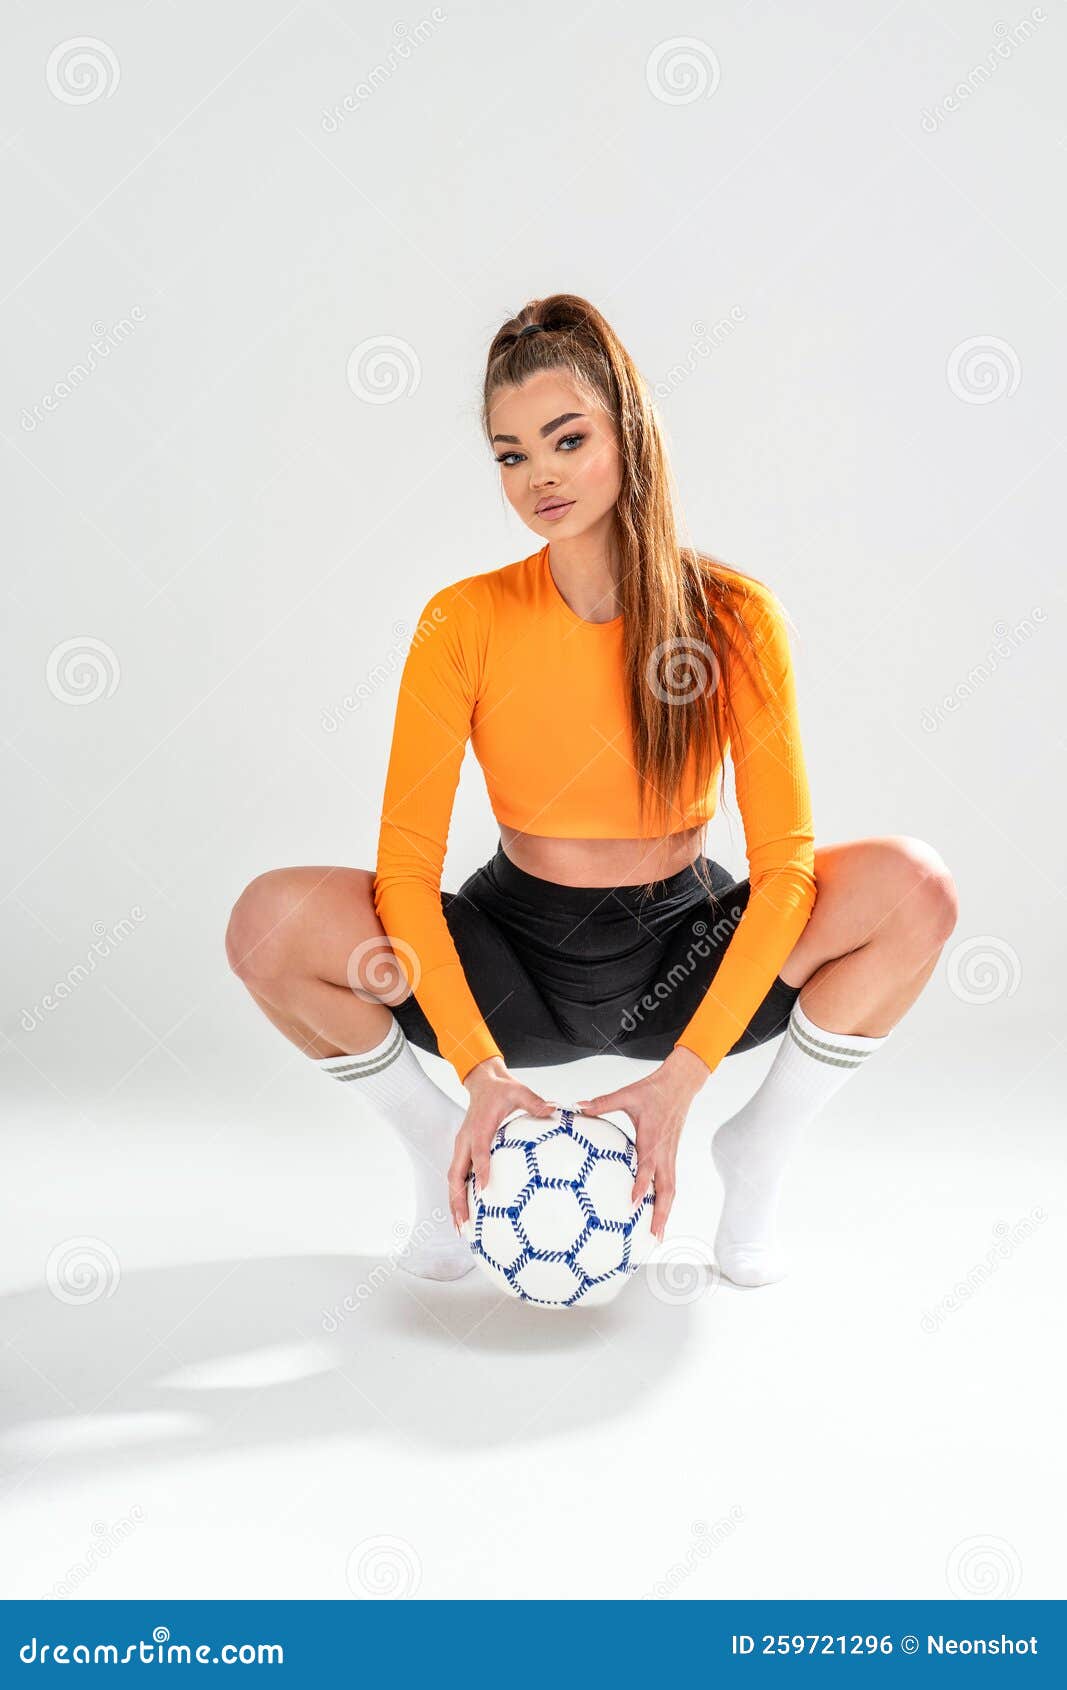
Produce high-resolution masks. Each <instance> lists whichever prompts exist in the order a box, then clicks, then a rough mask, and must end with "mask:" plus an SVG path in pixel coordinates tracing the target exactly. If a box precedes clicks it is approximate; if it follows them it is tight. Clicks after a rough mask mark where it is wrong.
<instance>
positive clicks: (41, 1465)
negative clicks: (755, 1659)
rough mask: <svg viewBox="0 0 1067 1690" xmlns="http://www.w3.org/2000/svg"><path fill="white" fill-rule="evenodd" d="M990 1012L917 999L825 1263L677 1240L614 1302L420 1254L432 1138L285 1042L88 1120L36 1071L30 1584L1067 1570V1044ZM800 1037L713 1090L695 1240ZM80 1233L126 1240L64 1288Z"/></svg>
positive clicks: (23, 1522)
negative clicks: (193, 1105)
mask: <svg viewBox="0 0 1067 1690" xmlns="http://www.w3.org/2000/svg"><path fill="white" fill-rule="evenodd" d="M981 1013H982V1012H978V1011H974V1010H972V1011H971V1012H970V1014H969V1015H968V1016H967V1017H966V1020H965V1021H963V1020H961V1024H960V1026H959V1028H958V1029H957V1030H952V1031H950V1032H949V1033H946V1032H945V1031H944V1030H943V1029H937V1028H934V1027H932V1026H930V1025H928V1024H922V1023H920V1024H919V1025H917V1026H916V1029H915V1031H914V1032H911V1030H910V1029H909V1027H908V1024H907V1022H906V1021H905V1022H904V1023H902V1024H901V1026H900V1028H898V1029H897V1032H896V1035H895V1037H894V1040H893V1041H892V1042H891V1044H890V1045H889V1046H887V1047H886V1049H885V1051H884V1052H882V1053H881V1054H880V1056H879V1057H878V1059H877V1060H878V1064H879V1067H878V1071H877V1073H876V1072H875V1068H874V1065H873V1064H872V1065H871V1067H870V1068H869V1069H867V1070H866V1071H865V1072H863V1073H861V1074H860V1075H858V1076H856V1078H855V1079H854V1080H853V1081H852V1082H850V1084H849V1085H847V1086H845V1087H844V1088H843V1090H842V1091H841V1092H840V1093H839V1094H838V1096H837V1097H835V1098H834V1099H833V1100H832V1101H831V1103H830V1104H829V1105H828V1107H827V1109H826V1110H825V1112H824V1113H823V1115H822V1116H821V1117H820V1119H819V1121H818V1122H817V1124H816V1126H815V1127H814V1128H813V1129H812V1131H811V1134H810V1136H809V1138H808V1140H807V1143H806V1148H805V1153H804V1155H803V1156H802V1158H801V1160H800V1162H799V1163H798V1164H796V1165H794V1169H793V1173H792V1178H791V1182H790V1187H789V1191H788V1196H787V1200H786V1202H785V1204H784V1210H783V1217H782V1218H783V1236H784V1238H785V1241H786V1242H787V1244H788V1246H789V1248H790V1251H791V1254H792V1257H793V1263H794V1266H793V1272H792V1275H791V1277H790V1278H789V1279H788V1280H786V1281H783V1282H782V1283H781V1284H779V1285H776V1286H769V1287H764V1288H762V1289H760V1290H754V1291H744V1290H739V1289H735V1288H733V1287H731V1286H730V1285H729V1284H727V1283H725V1282H721V1281H719V1282H717V1281H716V1276H715V1275H714V1274H713V1273H710V1272H708V1271H707V1269H704V1270H703V1271H702V1272H700V1273H699V1274H697V1275H691V1276H690V1277H689V1279H688V1280H684V1279H683V1280H681V1281H676V1280H675V1279H674V1278H671V1277H668V1276H666V1275H665V1274H664V1272H663V1271H662V1270H656V1271H653V1272H652V1273H651V1274H650V1273H649V1272H648V1271H646V1272H643V1273H642V1274H639V1275H638V1276H637V1277H636V1278H635V1279H634V1281H633V1282H632V1283H631V1284H630V1285H629V1286H628V1287H627V1288H626V1290H625V1292H624V1293H623V1295H622V1296H621V1298H620V1299H619V1301H618V1302H617V1303H616V1304H614V1305H613V1306H612V1307H610V1308H609V1309H606V1310H603V1309H602V1310H596V1311H589V1312H588V1314H582V1313H581V1312H580V1311H575V1312H574V1313H571V1314H566V1313H564V1314H556V1313H553V1312H547V1311H542V1310H536V1309H530V1308H527V1307H524V1306H522V1305H519V1304H515V1303H512V1302H510V1301H509V1300H507V1299H504V1298H502V1297H501V1296H499V1295H498V1294H497V1293H496V1292H495V1291H494V1289H493V1288H492V1287H491V1285H490V1284H489V1282H488V1280H486V1279H485V1278H483V1276H482V1274H481V1273H480V1272H475V1273H474V1274H471V1275H468V1277H467V1278H466V1279H464V1280H463V1281H461V1282H459V1283H457V1284H453V1285H436V1284H427V1283H425V1282H416V1281H413V1280H411V1279H410V1278H409V1277H408V1276H407V1275H406V1274H404V1273H402V1272H399V1271H396V1270H395V1267H392V1266H391V1265H390V1264H391V1261H392V1258H391V1257H390V1253H389V1252H390V1245H391V1242H392V1239H393V1236H394V1234H393V1226H394V1223H395V1222H396V1221H397V1220H398V1219H399V1220H402V1221H405V1220H406V1219H407V1214H408V1211H407V1203H408V1196H407V1186H406V1184H405V1183H404V1182H405V1165H404V1162H403V1159H402V1153H401V1152H400V1150H399V1148H398V1147H397V1146H396V1145H395V1144H394V1143H393V1142H392V1141H391V1139H390V1138H389V1137H388V1131H389V1129H388V1128H387V1127H386V1125H385V1123H384V1122H383V1121H382V1120H381V1119H380V1117H378V1116H371V1115H370V1113H369V1111H365V1109H364V1107H363V1106H361V1105H358V1104H356V1103H354V1102H353V1100H352V1098H351V1096H350V1094H349V1093H346V1092H345V1091H344V1089H343V1088H340V1087H335V1086H331V1085H326V1084H324V1083H323V1082H322V1080H321V1078H320V1077H319V1076H318V1075H315V1074H313V1073H312V1072H311V1071H309V1070H308V1068H307V1065H306V1064H305V1063H304V1060H303V1058H301V1057H300V1056H299V1054H298V1053H297V1052H296V1051H293V1052H292V1059H291V1061H287V1060H286V1057H285V1050H284V1049H283V1047H282V1045H281V1043H280V1042H278V1043H276V1044H275V1046H273V1047H272V1049H273V1051H274V1055H275V1057H276V1058H278V1059H279V1060H281V1062H282V1064H283V1066H282V1068H281V1071H280V1073H277V1074H276V1075H275V1076H273V1078H272V1079H271V1083H270V1084H268V1085H267V1086H265V1087H261V1088H260V1092H259V1095H258V1096H255V1097H251V1098H248V1099H245V1100H243V1101H242V1099H241V1098H240V1097H239V1096H238V1097H237V1098H236V1099H235V1100H234V1102H233V1103H232V1105H227V1106H226V1107H221V1106H220V1108H219V1109H218V1110H217V1111H216V1112H215V1114H214V1115H211V1116H210V1117H209V1115H208V1114H207V1113H206V1112H204V1111H199V1112H196V1113H195V1114H190V1113H189V1112H188V1111H185V1110H183V1108H182V1107H180V1106H179V1107H175V1106H174V1105H173V1104H170V1105H168V1103H167V1085H166V1080H167V1074H168V1059H167V1057H166V1056H165V1054H164V1053H162V1052H157V1053H156V1056H155V1057H154V1058H152V1059H150V1060H149V1061H148V1062H146V1063H145V1064H142V1065H141V1067H140V1068H139V1070H138V1076H137V1079H138V1086H137V1088H136V1089H134V1088H133V1087H124V1088H122V1090H120V1091H119V1092H118V1093H117V1094H115V1095H114V1096H113V1098H112V1100H111V1104H110V1106H109V1107H107V1108H104V1107H102V1106H101V1107H97V1108H94V1110H93V1112H92V1115H91V1118H86V1117H85V1116H80V1117H79V1118H74V1117H73V1116H72V1115H71V1114H69V1113H67V1114H65V1113H64V1105H63V1104H62V1101H61V1100H60V1099H59V1098H58V1097H57V1095H56V1093H55V1091H54V1089H53V1088H51V1087H49V1086H47V1085H41V1086H40V1087H39V1088H38V1089H37V1090H36V1091H34V1090H33V1089H32V1087H31V1088H28V1089H27V1090H26V1093H25V1098H24V1101H23V1102H22V1103H20V1104H19V1105H18V1106H17V1108H16V1110H15V1115H16V1118H15V1119H14V1120H13V1121H12V1122H11V1124H10V1126H9V1129H8V1143H7V1160H8V1165H9V1168H11V1169H13V1170H15V1179H14V1180H13V1182H12V1183H13V1184H16V1183H17V1206H16V1205H14V1204H11V1205H10V1207H11V1209H12V1210H13V1211H14V1212H12V1213H9V1215H8V1217H7V1224H6V1227H5V1251H4V1259H5V1264H6V1266H5V1273H6V1276H7V1283H6V1285H5V1287H4V1294H3V1297H2V1299H0V1349H2V1356H3V1369H4V1389H3V1399H2V1400H3V1437H2V1446H0V1448H2V1490H3V1502H4V1517H5V1530H4V1533H3V1549H2V1556H3V1571H2V1588H3V1595H4V1596H5V1597H29V1598H33V1597H41V1596H46V1595H50V1594H56V1595H59V1596H74V1597H83V1598H100V1597H107V1598H116V1597H160V1598H162V1597H178V1598H181V1597H201V1598H202V1597H326V1598H338V1599H346V1598H347V1599H351V1598H353V1597H357V1598H363V1597H374V1596H385V1595H389V1594H401V1595H405V1594H406V1595H416V1596H419V1597H424V1598H469V1597H493V1598H500V1597H575V1596H586V1597H641V1596H645V1595H659V1596H663V1595H670V1596H673V1597H676V1598H677V1599H686V1598H694V1597H699V1598H709V1597H710V1598H722V1597H733V1598H744V1597H827V1598H829V1597H845V1598H848V1597H919V1598H924V1597H929V1598H938V1597H950V1596H979V1597H980V1596H1002V1595H1017V1596H1022V1597H1029V1598H1034V1597H1038V1598H1052V1597H1059V1596H1062V1593H1063V1574H1064V1552H1063V1538H1062V1529H1061V1525H1060V1521H1061V1518H1062V1512H1063V1500H1064V1470H1065V1457H1064V1453H1063V1438H1062V1402H1063V1396H1062V1384H1063V1380H1062V1373H1061V1368H1062V1352H1063V1348H1064V1345H1063V1335H1064V1323H1063V1313H1062V1305H1063V1279H1064V1250H1063V1212H1064V1196H1065V1184H1067V1181H1065V1177H1064V1164H1063V1154H1062V1101H1061V1100H1062V1089H1063V1088H1062V1078H1063V1060H1062V1058H1063V1054H1064V1047H1063V1044H1062V1042H1061V1041H1060V1038H1059V1036H1058V1034H1057V1033H1056V1032H1054V1031H1053V1030H1052V1029H1051V1027H1046V1028H1044V1029H1034V1028H1030V1029H1025V1028H1023V1027H1021V1026H1018V1027H1015V1028H1014V1029H1013V1031H1012V1033H1011V1054H1010V1060H1008V1059H1006V1054H1005V1049H1004V1036H1003V1029H1004V1026H1005V1021H1004V1019H1003V1018H1001V1019H1000V1021H999V1022H998V1025H997V1029H996V1033H997V1036H996V1037H995V1038H994V1037H989V1038H986V1037H985V1036H984V1034H985V1029H984V1028H982V1027H980V1026H979V1028H978V1032H980V1033H981V1034H982V1035H983V1036H982V1037H979V1036H977V1034H976V1031H975V1026H976V1022H980V1018H981ZM987 1025H988V1026H989V1028H990V1029H992V1019H991V1020H990V1022H989V1023H987ZM264 1034H265V1041H266V1039H267V1038H269V1037H270V1036H271V1030H270V1029H269V1028H266V1024H264ZM264 1048H265V1049H266V1048H267V1045H266V1042H265V1044H264ZM285 1048H288V1047H285ZM773 1049H774V1047H773V1046H771V1047H765V1048H764V1049H763V1050H762V1051H756V1052H752V1053H749V1054H748V1055H746V1056H743V1057H735V1058H731V1059H730V1061H729V1062H727V1063H726V1064H724V1065H723V1067H722V1068H721V1069H720V1070H719V1071H718V1073H717V1074H716V1075H715V1076H714V1077H713V1079H712V1081H711V1082H709V1085H708V1086H707V1087H706V1088H705V1090H704V1092H702V1093H701V1096H700V1098H699V1099H698V1102H697V1105H696V1107H695V1109H694V1112H693V1114H692V1116H691V1117H690V1121H689V1123H688V1126H687V1129H686V1136H685V1139H684V1141H683V1148H682V1157H681V1163H680V1195H679V1198H678V1200H677V1202H676V1205H675V1210H674V1213H673V1216H672V1220H671V1223H670V1226H669V1229H668V1236H667V1243H666V1245H665V1247H664V1250H663V1252H662V1255H663V1256H664V1257H665V1258H666V1257H670V1258H671V1259H672V1260H673V1259H676V1258H678V1257H679V1256H682V1257H684V1256H688V1257H689V1259H690V1260H692V1261H693V1262H700V1261H703V1262H707V1261H709V1260H710V1244H709V1241H710V1239H711V1237H712V1236H713V1233H714V1228H715V1221H716V1218H717V1206H718V1197H719V1186H718V1183H717V1180H716V1176H715V1172H714V1169H713V1166H712V1164H711V1160H710V1157H709V1154H708V1150H709V1144H710V1139H711V1134H712V1129H713V1126H714V1125H715V1124H717V1123H718V1122H719V1121H720V1120H722V1119H725V1118H726V1116H727V1115H728V1114H729V1113H731V1112H732V1111H733V1109H735V1108H737V1107H738V1106H739V1104H740V1103H741V1102H742V1101H743V1100H744V1098H745V1097H746V1096H747V1095H748V1094H749V1092H750V1091H751V1089H752V1088H753V1086H754V1085H755V1084H756V1083H757V1082H758V1080H759V1078H760V1077H761V1075H762V1072H763V1070H764V1068H765V1067H766V1065H767V1063H768V1062H769V1061H770V1058H771V1054H772V1052H773ZM427 1060H428V1062H430V1066H431V1071H432V1072H433V1073H434V1076H435V1078H438V1079H439V1080H442V1079H443V1080H444V1083H447V1081H448V1080H449V1079H451V1080H452V1082H453V1086H454V1084H455V1082H454V1076H452V1075H451V1070H447V1069H445V1067H444V1065H443V1064H440V1063H437V1062H433V1061H432V1060H431V1059H427ZM935 1061H936V1063H937V1071H936V1078H934V1077H932V1076H933V1075H934V1063H935ZM157 1064H158V1065H157ZM648 1071H649V1065H637V1064H630V1063H624V1062H621V1061H618V1060H611V1059H602V1060H600V1061H598V1062H595V1063H586V1064H582V1065H574V1066H571V1067H570V1068H566V1069H552V1070H548V1069H540V1070H526V1071H524V1075H523V1077H524V1078H526V1079H527V1080H528V1081H529V1083H530V1084H531V1085H534V1086H536V1087H538V1089H541V1090H543V1091H544V1092H545V1093H546V1094H547V1095H552V1096H558V1097H562V1098H564V1099H567V1098H570V1097H577V1096H581V1095H583V1090H584V1089H586V1088H588V1089H607V1088H608V1087H609V1086H610V1085H614V1084H618V1083H621V1082H622V1080H623V1079H625V1078H633V1077H637V1076H638V1075H639V1074H640V1073H644V1072H648ZM153 1087H155V1090H156V1092H157V1094H158V1098H159V1100H160V1101H159V1102H157V1103H153V1101H152V1099H153ZM449 1089H452V1088H451V1087H450V1088H449ZM455 1095H457V1096H460V1095H462V1094H461V1093H460V1091H459V1088H458V1087H457V1088H455ZM12 1195H14V1194H12ZM78 1239H85V1240H87V1241H88V1242H87V1244H86V1245H85V1246H83V1249H84V1251H85V1252H86V1256H87V1260H89V1261H90V1262H91V1263H94V1264H95V1268H94V1271H99V1268H100V1263H101V1262H104V1264H105V1272H106V1274H107V1275H109V1277H108V1278H107V1283H106V1284H105V1285H104V1287H103V1289H102V1290H101V1287H100V1284H99V1283H98V1284H97V1287H96V1290H95V1292H92V1293H90V1292H88V1291H87V1293H86V1296H85V1298H83V1299H79V1298H77V1297H75V1298H74V1300H72V1301H66V1300H64V1299H63V1298H61V1297H59V1296H57V1295H56V1294H55V1292H54V1291H53V1290H52V1289H50V1287H49V1270H48V1266H47V1263H48V1258H49V1255H50V1253H51V1252H52V1251H53V1250H55V1249H56V1248H57V1247H58V1246H61V1245H63V1246H65V1247H67V1248H68V1249H69V1248H70V1247H71V1241H72V1240H78ZM990 1261H992V1263H993V1266H992V1267H990V1265H989V1263H990ZM983 1264H985V1265H983ZM360 1287H363V1288H364V1289H363V1291H362V1292H361V1291H360ZM368 1287H370V1288H371V1289H370V1290H369V1291H368ZM653 1287H654V1289H653ZM346 1298H347V1300H348V1311H349V1312H345V1300H346ZM946 1299H954V1302H947V1301H946ZM331 1311H334V1313H333V1314H332V1315H331ZM338 1315H339V1318H338Z"/></svg>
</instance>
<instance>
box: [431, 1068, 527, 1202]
mask: <svg viewBox="0 0 1067 1690" xmlns="http://www.w3.org/2000/svg"><path fill="white" fill-rule="evenodd" d="M463 1084H464V1085H465V1086H466V1088H467V1091H468V1093H469V1095H470V1104H469V1105H468V1108H467V1113H466V1115H465V1116H464V1119H463V1125H462V1126H461V1127H460V1129H459V1132H458V1133H457V1134H456V1148H455V1151H454V1153H453V1156H452V1164H451V1166H450V1168H449V1170H448V1204H449V1208H450V1209H451V1211H452V1224H453V1225H454V1227H455V1229H456V1231H457V1232H458V1231H459V1229H460V1227H461V1225H462V1224H463V1222H464V1221H465V1220H466V1219H467V1218H468V1208H467V1174H468V1172H469V1170H470V1167H471V1164H472V1163H473V1165H474V1177H475V1179H476V1180H477V1181H478V1184H479V1185H480V1186H482V1187H484V1186H487V1185H488V1184H489V1147H490V1145H491V1144H492V1142H493V1139H494V1137H495V1136H496V1130H497V1128H498V1127H499V1125H500V1123H501V1121H503V1120H504V1119H505V1118H506V1117H507V1116H508V1115H510V1114H512V1113H513V1112H514V1111H515V1110H516V1109H521V1110H522V1111H523V1112H524V1114H527V1115H550V1114H551V1113H552V1105H551V1104H550V1103H546V1102H545V1099H544V1098H543V1097H540V1096H539V1095H538V1093H537V1092H535V1091H531V1090H530V1088H529V1086H524V1085H523V1083H522V1081H521V1080H516V1079H515V1077H514V1076H513V1075H512V1074H509V1073H508V1070H507V1067H506V1065H505V1063H504V1059H503V1057H501V1056H491V1057H489V1058H487V1060H486V1061H485V1062H479V1063H477V1064H476V1066H475V1067H473V1068H472V1069H471V1071H470V1073H469V1074H468V1075H467V1076H466V1078H465V1079H464V1081H463Z"/></svg>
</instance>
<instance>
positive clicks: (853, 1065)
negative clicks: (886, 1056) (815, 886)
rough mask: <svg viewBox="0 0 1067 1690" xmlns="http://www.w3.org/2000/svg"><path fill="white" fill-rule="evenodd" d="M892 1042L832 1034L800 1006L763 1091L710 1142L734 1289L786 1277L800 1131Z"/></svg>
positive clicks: (725, 1268) (722, 1241) (722, 1247)
mask: <svg viewBox="0 0 1067 1690" xmlns="http://www.w3.org/2000/svg"><path fill="white" fill-rule="evenodd" d="M889 1036H890V1035H889V1033H885V1034H884V1035H883V1036H882V1037H880V1038H867V1037H864V1036H862V1035H859V1034H855V1033H831V1032H827V1031H826V1030H825V1029H824V1028H822V1027H818V1026H816V1024H815V1022H814V1021H812V1020H811V1018H810V1016H808V1015H806V1014H805V1013H804V1011H803V1010H802V1009H801V1007H800V999H799V998H798V999H797V1001H796V1002H795V1003H794V1005H793V1008H792V1011H791V1013H790V1016H789V1021H788V1023H787V1025H786V1031H785V1037H784V1038H783V1040H782V1042H781V1044H780V1045H779V1047H778V1050H777V1051H776V1052H775V1057H774V1061H773V1062H772V1063H771V1066H770V1068H769V1069H768V1070H767V1074H766V1076H765V1078H764V1080H763V1083H762V1085H761V1086H759V1087H758V1088H757V1090H756V1091H755V1092H754V1093H753V1095H752V1097H751V1098H750V1099H749V1101H748V1102H747V1103H746V1104H745V1105H744V1107H743V1108H742V1109H739V1110H738V1112H737V1114H736V1115H732V1116H731V1117H730V1119H729V1120H728V1121H725V1122H724V1123H723V1125H722V1126H721V1127H720V1128H719V1130H718V1132H717V1133H716V1134H715V1137H714V1138H713V1140H712V1145H711V1153H712V1158H713V1160H714V1162H715V1166H716V1168H717V1169H718V1172H719V1176H720V1178H721V1179H722V1182H723V1186H724V1187H725V1197H724V1201H723V1209H722V1218H721V1220H720V1222H719V1230H718V1232H717V1233H716V1236H715V1257H716V1260H717V1262H718V1264H719V1268H720V1270H721V1272H722V1273H724V1274H725V1275H726V1277H727V1279H731V1280H733V1281H734V1283H735V1284H736V1285H769V1284H771V1283H772V1282H773V1281H774V1280H777V1279H782V1278H783V1277H784V1276H785V1274H786V1273H787V1272H788V1261H787V1259H786V1257H785V1256H784V1255H783V1254H782V1252H781V1251H780V1250H779V1249H778V1246H777V1243H776V1240H775V1213H776V1210H777V1207H778V1196H779V1192H780V1190H781V1185H782V1175H783V1173H784V1171H785V1167H786V1163H787V1162H788V1160H789V1156H790V1154H791V1152H792V1150H793V1147H794V1145H795V1144H796V1142H797V1139H798V1138H799V1137H800V1134H801V1132H802V1130H803V1129H804V1128H805V1127H806V1126H807V1125H808V1123H809V1122H810V1121H811V1120H813V1119H814V1117H815V1115H817V1114H818V1112H819V1110H820V1109H821V1108H822V1107H823V1105H824V1104H825V1103H826V1102H827V1101H828V1099H829V1098H831V1097H832V1096H833V1095H834V1093H835V1092H836V1091H839V1090H840V1088H841V1087H842V1086H843V1085H844V1083H845V1081H846V1080H847V1079H848V1077H849V1075H850V1074H854V1073H855V1072H856V1070H857V1069H858V1068H862V1066H863V1064H864V1063H865V1062H866V1061H867V1060H868V1058H869V1057H870V1056H871V1055H872V1054H873V1053H874V1051H876V1050H878V1049H880V1047H881V1046H882V1045H884V1044H885V1042H886V1039H888V1038H889Z"/></svg>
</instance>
